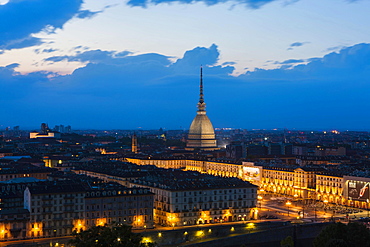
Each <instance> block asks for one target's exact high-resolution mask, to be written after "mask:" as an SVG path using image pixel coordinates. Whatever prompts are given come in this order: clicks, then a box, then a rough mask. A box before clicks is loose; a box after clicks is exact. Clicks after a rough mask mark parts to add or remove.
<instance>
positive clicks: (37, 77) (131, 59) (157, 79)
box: [0, 0, 370, 130]
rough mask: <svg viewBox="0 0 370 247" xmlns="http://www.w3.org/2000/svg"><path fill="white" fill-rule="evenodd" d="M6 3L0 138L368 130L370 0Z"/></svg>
mask: <svg viewBox="0 0 370 247" xmlns="http://www.w3.org/2000/svg"><path fill="white" fill-rule="evenodd" d="M0 4H1V5H0V104H1V106H2V107H1V108H0V129H3V128H5V127H7V126H10V127H12V126H15V125H20V126H21V128H27V127H36V126H39V124H40V123H41V122H47V123H49V125H50V126H54V125H59V124H64V125H72V127H73V128H75V129H78V128H84V129H85V128H96V129H113V128H116V129H136V128H139V127H142V128H146V129H158V128H160V127H162V128H166V129H178V128H182V129H187V128H188V127H189V126H190V123H191V121H192V119H193V117H194V116H195V112H196V103H197V100H198V83H199V67H200V65H201V64H202V65H203V67H204V84H205V102H206V103H207V112H208V115H209V117H210V119H211V120H212V122H213V125H214V126H215V127H232V128H247V129H256V128H267V129H272V128H297V129H342V130H343V129H356V130H365V129H366V130H368V129H370V128H369V126H370V116H369V114H368V111H369V109H370V101H369V100H368V98H369V95H370V35H369V30H368V28H369V23H370V15H369V14H368V10H369V9H370V1H368V0H357V1H349V0H348V1H346V0H320V1H319V0H290V1H289V0H276V1H274V0H242V1H241V0H239V1H225V0H222V1H217V0H213V1H209V0H207V1H197V0H195V1H188V0H179V1H172V0H129V1H122V0H110V1H108V0H85V1H83V0H68V1H57V0H55V1H54V0H10V1H7V0H0Z"/></svg>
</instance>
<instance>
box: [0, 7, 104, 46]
mask: <svg viewBox="0 0 370 247" xmlns="http://www.w3.org/2000/svg"><path fill="white" fill-rule="evenodd" d="M82 2H83V1H82V0H68V1H50V0H32V1H29V0H10V1H9V2H8V3H6V4H4V5H0V37H1V38H0V48H1V49H19V48H24V47H29V46H35V45H39V44H41V43H42V41H41V40H40V39H38V38H35V37H32V34H34V33H38V32H40V31H43V30H44V31H47V32H53V30H54V29H56V28H62V27H63V25H64V24H65V23H66V22H67V21H68V20H70V19H71V18H73V17H74V16H77V17H78V18H91V17H92V16H94V15H95V14H97V13H99V12H101V11H98V12H91V11H89V10H80V8H81V4H82Z"/></svg>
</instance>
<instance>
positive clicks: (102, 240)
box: [69, 224, 155, 247]
mask: <svg viewBox="0 0 370 247" xmlns="http://www.w3.org/2000/svg"><path fill="white" fill-rule="evenodd" d="M131 228H132V227H131V226H127V225H122V224H118V225H114V226H93V227H91V228H89V229H88V230H86V231H82V232H80V233H77V232H74V233H73V236H74V239H72V240H70V241H69V244H70V245H71V246H75V247H110V246H111V247H122V246H130V247H154V246H155V244H154V243H143V242H142V236H141V235H140V234H135V233H132V232H131Z"/></svg>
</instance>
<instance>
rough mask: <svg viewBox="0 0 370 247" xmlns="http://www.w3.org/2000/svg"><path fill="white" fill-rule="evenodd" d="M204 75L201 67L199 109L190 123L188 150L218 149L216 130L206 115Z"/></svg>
mask: <svg viewBox="0 0 370 247" xmlns="http://www.w3.org/2000/svg"><path fill="white" fill-rule="evenodd" d="M203 96H204V95H203V75H202V68H200V94H199V102H198V106H197V107H198V111H197V115H196V116H195V118H194V120H193V122H192V123H191V125H190V129H189V135H188V140H187V144H186V150H205V151H212V150H216V149H218V148H217V142H216V137H215V130H214V128H213V125H212V123H211V121H210V120H209V118H208V117H207V115H206V103H205V102H204V99H203Z"/></svg>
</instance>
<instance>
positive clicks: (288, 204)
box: [285, 201, 292, 216]
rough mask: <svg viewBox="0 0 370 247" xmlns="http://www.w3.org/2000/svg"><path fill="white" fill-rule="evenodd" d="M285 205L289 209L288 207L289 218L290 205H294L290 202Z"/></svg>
mask: <svg viewBox="0 0 370 247" xmlns="http://www.w3.org/2000/svg"><path fill="white" fill-rule="evenodd" d="M285 205H287V207H288V216H289V206H290V205H292V203H291V202H290V201H287V202H286V203H285Z"/></svg>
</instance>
